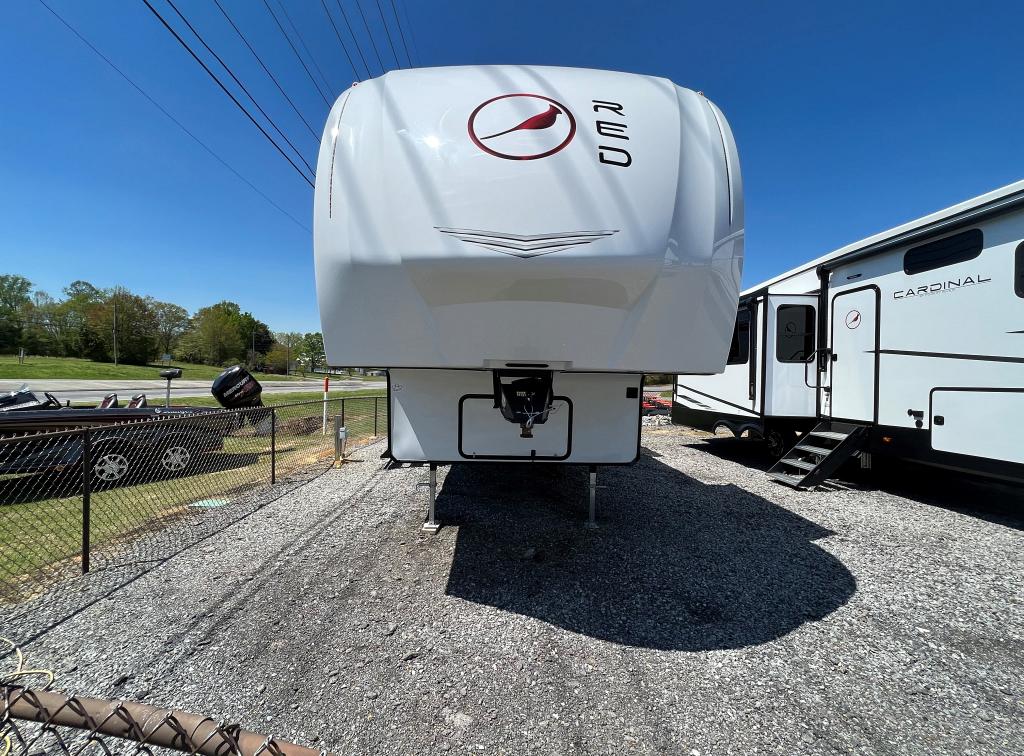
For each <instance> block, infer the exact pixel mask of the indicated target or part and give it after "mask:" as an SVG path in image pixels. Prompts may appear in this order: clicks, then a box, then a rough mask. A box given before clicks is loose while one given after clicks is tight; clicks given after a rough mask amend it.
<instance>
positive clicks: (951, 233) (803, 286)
mask: <svg viewBox="0 0 1024 756" xmlns="http://www.w3.org/2000/svg"><path fill="white" fill-rule="evenodd" d="M1022 240H1024V181H1020V182H1017V183H1015V184H1011V185H1009V186H1006V187H1004V188H1002V189H998V190H996V191H993V192H990V193H989V194H985V195H982V196H980V197H977V198H975V199H972V200H968V201H967V202H963V203H961V204H959V205H955V206H953V207H950V208H947V209H946V210H942V211H940V212H937V213H935V214H933V215H929V216H927V217H925V218H921V219H919V220H917V221H914V222H912V223H908V224H906V225H903V226H899V227H898V228H894V229H892V230H890V231H886V232H884V233H881V234H878V235H876V236H872V237H871V238H869V239H865V240H864V241H861V242H857V243H856V244H851V245H849V246H846V247H843V248H842V249H839V250H837V251H836V252H833V253H832V254H829V255H826V256H824V257H821V258H819V259H817V260H813V261H812V262H809V263H807V264H806V265H803V266H801V267H799V268H796V269H795V270H792V271H790V272H788V273H784V274H782V275H780V276H777V277H775V278H773V279H771V280H770V281H767V282H765V283H763V284H761V285H759V286H755V287H754V288H752V289H749V290H747V291H744V292H743V293H742V295H741V297H740V303H739V311H738V314H737V319H736V327H735V330H734V331H733V341H732V347H731V350H730V353H729V357H728V365H727V366H726V369H725V372H724V373H723V374H721V375H711V376H702V375H680V376H678V378H677V384H676V389H675V396H674V401H673V419H674V422H677V423H681V424H685V425H690V426H696V427H700V428H706V429H708V430H711V429H717V428H728V429H729V430H731V431H732V432H733V433H734V434H736V435H740V434H741V433H742V432H744V431H750V432H751V433H752V434H754V435H757V436H762V437H764V438H765V439H766V440H767V441H768V445H769V448H770V449H771V450H772V451H773V453H774V454H775V455H776V456H780V457H781V459H780V461H779V463H778V464H777V465H776V466H775V467H774V468H772V470H771V471H770V474H771V476H772V477H773V478H774V479H775V480H777V481H779V482H781V483H785V484H788V485H792V486H796V487H804V488H807V487H813V486H814V485H817V484H818V483H820V482H822V481H823V480H825V479H826V478H827V477H828V476H829V475H830V474H832V473H833V472H834V471H835V470H836V469H837V468H838V466H839V464H841V463H842V462H843V461H845V460H846V459H848V458H849V457H850V456H852V455H858V456H860V458H861V462H862V464H865V465H869V464H870V460H871V455H890V456H894V457H899V458H905V459H912V460H916V461H919V462H923V463H928V464H932V465H939V466H942V467H948V468H953V469H959V470H964V471H968V472H974V473H980V474H985V475H990V476H996V477H1002V478H1007V479H1014V480H1024V437H1022V436H1021V427H1022V426H1024V242H1022ZM798 437H799V442H798V443H797V444H796V446H795V447H793V443H794V442H796V441H797V439H798ZM791 447H792V448H791Z"/></svg>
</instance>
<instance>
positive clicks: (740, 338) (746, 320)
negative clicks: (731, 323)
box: [726, 308, 750, 365]
mask: <svg viewBox="0 0 1024 756" xmlns="http://www.w3.org/2000/svg"><path fill="white" fill-rule="evenodd" d="M749 358H750V310H748V309H746V308H744V309H742V310H740V311H739V312H738V313H736V328H735V329H734V330H733V332H732V345H731V346H730V347H729V359H728V360H727V362H726V364H728V365H746V364H747V360H748V359H749Z"/></svg>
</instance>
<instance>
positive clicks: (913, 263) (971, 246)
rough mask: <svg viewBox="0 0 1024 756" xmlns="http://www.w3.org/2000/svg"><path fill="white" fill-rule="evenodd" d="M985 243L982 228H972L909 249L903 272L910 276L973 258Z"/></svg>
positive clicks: (905, 256) (904, 259)
mask: <svg viewBox="0 0 1024 756" xmlns="http://www.w3.org/2000/svg"><path fill="white" fill-rule="evenodd" d="M984 244H985V238H984V235H983V234H982V233H981V229H980V228H972V229H971V230H970V231H964V232H963V233H960V234H954V235H953V236H947V237H946V238H945V239H939V240H938V241H933V242H929V243H928V244H922V245H921V246H920V247H913V248H911V249H908V250H907V251H906V253H905V254H904V255H903V272H904V273H906V274H907V275H908V276H912V275H914V274H915V273H924V272H925V271H928V270H935V269H936V268H944V267H945V266H947V265H956V264H957V263H962V262H967V261H968V260H973V259H974V258H975V257H977V256H978V255H980V254H981V249H982V247H983V246H984Z"/></svg>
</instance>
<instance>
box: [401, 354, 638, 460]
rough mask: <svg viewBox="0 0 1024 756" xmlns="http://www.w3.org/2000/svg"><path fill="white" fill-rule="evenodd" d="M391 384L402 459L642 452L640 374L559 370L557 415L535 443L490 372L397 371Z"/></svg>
mask: <svg viewBox="0 0 1024 756" xmlns="http://www.w3.org/2000/svg"><path fill="white" fill-rule="evenodd" d="M388 380H389V409H390V414H389V418H390V420H389V421H390V443H391V456H392V457H393V458H394V459H396V460H398V461H400V462H443V463H452V462H467V461H471V460H476V461H487V460H494V461H505V462H564V463H576V464H626V463H629V462H632V461H634V460H635V459H636V457H637V454H638V453H639V444H640V397H641V396H642V393H643V391H642V380H643V377H642V376H641V375H638V374H630V373H555V376H554V394H555V400H554V402H553V404H552V410H551V413H550V414H549V416H548V419H547V422H545V423H543V424H539V425H534V427H533V429H532V433H533V437H532V438H522V436H521V433H520V427H519V426H518V425H515V424H513V423H510V422H508V421H507V420H505V419H504V418H503V417H502V416H501V413H500V412H499V411H498V410H497V409H495V408H494V393H493V391H494V387H493V383H492V375H491V372H490V371H487V370H416V369H394V370H390V371H389V372H388Z"/></svg>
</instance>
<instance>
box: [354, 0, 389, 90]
mask: <svg viewBox="0 0 1024 756" xmlns="http://www.w3.org/2000/svg"><path fill="white" fill-rule="evenodd" d="M356 8H358V9H359V15H360V16H362V17H363V26H365V27H366V36H367V37H369V38H370V44H371V45H373V54H374V55H376V56H377V63H378V65H380V71H381V73H384V72H386V71H387V69H386V68H384V61H382V60H381V59H380V53H379V52H377V43H376V42H374V41H373V32H371V31H370V25H369V24H368V23H366V14H365V13H363V6H362V5H361V4H360V3H359V0H356Z"/></svg>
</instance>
